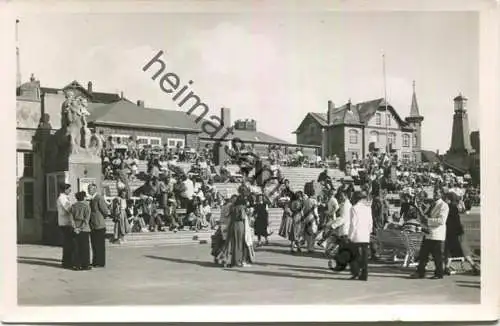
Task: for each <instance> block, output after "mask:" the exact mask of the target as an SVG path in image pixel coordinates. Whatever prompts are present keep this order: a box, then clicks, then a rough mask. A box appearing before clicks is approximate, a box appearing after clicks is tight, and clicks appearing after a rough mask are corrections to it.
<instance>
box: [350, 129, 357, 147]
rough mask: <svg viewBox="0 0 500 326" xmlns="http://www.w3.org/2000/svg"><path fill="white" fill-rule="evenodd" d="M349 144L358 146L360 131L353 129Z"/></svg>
mask: <svg viewBox="0 0 500 326" xmlns="http://www.w3.org/2000/svg"><path fill="white" fill-rule="evenodd" d="M349 143H350V144H357V143H358V131H357V130H354V129H351V130H349Z"/></svg>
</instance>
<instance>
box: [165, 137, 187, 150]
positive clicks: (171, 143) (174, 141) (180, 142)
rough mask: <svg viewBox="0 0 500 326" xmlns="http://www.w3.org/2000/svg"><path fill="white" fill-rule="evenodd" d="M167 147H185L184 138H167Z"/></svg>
mask: <svg viewBox="0 0 500 326" xmlns="http://www.w3.org/2000/svg"><path fill="white" fill-rule="evenodd" d="M167 147H168V148H177V147H180V148H184V139H179V138H169V139H168V140H167Z"/></svg>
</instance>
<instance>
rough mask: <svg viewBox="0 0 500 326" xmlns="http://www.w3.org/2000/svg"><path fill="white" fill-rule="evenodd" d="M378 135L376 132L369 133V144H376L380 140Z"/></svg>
mask: <svg viewBox="0 0 500 326" xmlns="http://www.w3.org/2000/svg"><path fill="white" fill-rule="evenodd" d="M379 137H380V136H379V133H378V132H377V131H372V132H370V142H375V143H377V144H378V142H379V140H380V138H379Z"/></svg>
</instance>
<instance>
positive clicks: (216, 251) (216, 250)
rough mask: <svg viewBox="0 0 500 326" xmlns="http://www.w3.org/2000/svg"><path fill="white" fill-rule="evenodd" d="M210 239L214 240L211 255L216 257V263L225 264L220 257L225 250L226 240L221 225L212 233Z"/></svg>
mask: <svg viewBox="0 0 500 326" xmlns="http://www.w3.org/2000/svg"><path fill="white" fill-rule="evenodd" d="M210 239H211V240H212V243H211V248H212V252H211V255H212V256H213V257H214V263H215V264H217V265H224V263H225V262H223V261H221V258H220V257H221V256H222V255H221V254H222V252H223V250H224V245H225V241H224V236H223V234H222V228H221V227H220V226H219V227H218V228H217V230H216V231H215V233H214V234H212V236H211V237H210Z"/></svg>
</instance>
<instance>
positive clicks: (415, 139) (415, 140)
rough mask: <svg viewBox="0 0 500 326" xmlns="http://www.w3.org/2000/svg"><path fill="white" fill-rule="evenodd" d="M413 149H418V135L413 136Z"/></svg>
mask: <svg viewBox="0 0 500 326" xmlns="http://www.w3.org/2000/svg"><path fill="white" fill-rule="evenodd" d="M413 147H417V135H413Z"/></svg>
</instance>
